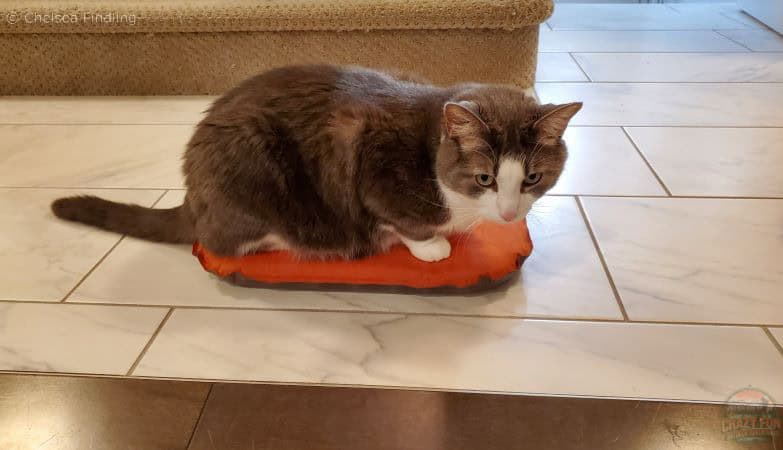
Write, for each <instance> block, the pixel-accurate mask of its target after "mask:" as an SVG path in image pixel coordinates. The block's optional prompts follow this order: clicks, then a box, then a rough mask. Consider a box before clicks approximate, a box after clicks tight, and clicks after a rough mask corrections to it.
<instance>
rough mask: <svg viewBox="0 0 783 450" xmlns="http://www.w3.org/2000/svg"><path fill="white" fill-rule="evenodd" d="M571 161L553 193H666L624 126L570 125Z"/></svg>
mask: <svg viewBox="0 0 783 450" xmlns="http://www.w3.org/2000/svg"><path fill="white" fill-rule="evenodd" d="M563 138H564V139H565V141H566V143H567V144H568V160H567V162H566V168H565V170H564V171H563V175H562V176H561V178H560V180H559V181H558V182H557V185H556V186H555V187H554V188H553V189H552V193H553V194H571V195H666V192H665V191H664V190H663V188H661V185H660V183H658V181H657V180H656V179H655V176H654V175H653V174H652V172H650V169H649V168H648V167H647V165H646V164H645V163H644V161H643V160H642V158H641V157H640V156H639V153H638V152H637V151H636V149H635V148H634V146H633V144H632V143H631V141H630V140H628V137H627V136H626V135H625V133H623V130H622V129H621V128H614V127H595V128H594V127H571V128H569V129H568V130H566V133H565V135H564V136H563Z"/></svg>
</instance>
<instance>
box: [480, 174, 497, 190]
mask: <svg viewBox="0 0 783 450" xmlns="http://www.w3.org/2000/svg"><path fill="white" fill-rule="evenodd" d="M476 183H478V185H479V186H483V187H490V186H492V185H493V184H495V177H493V176H492V175H489V174H486V173H481V174H478V175H476Z"/></svg>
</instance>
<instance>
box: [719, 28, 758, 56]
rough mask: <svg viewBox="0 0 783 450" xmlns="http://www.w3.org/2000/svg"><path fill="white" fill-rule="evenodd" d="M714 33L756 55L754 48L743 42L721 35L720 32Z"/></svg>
mask: <svg viewBox="0 0 783 450" xmlns="http://www.w3.org/2000/svg"><path fill="white" fill-rule="evenodd" d="M712 32H713V33H715V34H717V35H718V36H720V37H722V38H724V39H728V40H729V41H731V42H733V43H735V44H737V45H739V46H740V47H742V48H746V49H748V51H749V52H751V53H755V52H754V51H753V49H752V48H750V47H748V46H747V45H745V44H743V43H742V42H740V41H738V40H736V39H733V38H732V37H731V36H726V35H725V34H723V33H721V32H720V30H712Z"/></svg>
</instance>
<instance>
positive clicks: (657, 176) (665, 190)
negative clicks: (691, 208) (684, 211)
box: [621, 127, 672, 197]
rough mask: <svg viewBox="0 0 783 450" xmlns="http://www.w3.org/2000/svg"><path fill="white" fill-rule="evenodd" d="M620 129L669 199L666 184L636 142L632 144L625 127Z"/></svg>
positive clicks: (669, 194)
mask: <svg viewBox="0 0 783 450" xmlns="http://www.w3.org/2000/svg"><path fill="white" fill-rule="evenodd" d="M621 129H622V130H623V134H625V137H626V138H628V141H629V142H630V143H631V145H633V148H635V149H636V153H638V154H639V157H640V158H642V161H644V163H645V164H647V168H648V169H650V172H652V174H653V176H654V177H655V179H656V180H658V183H659V184H660V185H661V187H662V188H663V191H664V192H666V195H667V196H669V197H671V196H672V192H671V191H670V190H669V188H668V187H666V184H665V183H664V182H663V179H661V176H660V175H658V172H656V171H655V169H654V168H653V166H652V164H650V161H648V160H647V157H645V156H644V153H642V150H641V149H640V148H639V146H638V145H636V142H634V140H633V138H632V137H631V135H630V133H628V130H626V129H625V127H621Z"/></svg>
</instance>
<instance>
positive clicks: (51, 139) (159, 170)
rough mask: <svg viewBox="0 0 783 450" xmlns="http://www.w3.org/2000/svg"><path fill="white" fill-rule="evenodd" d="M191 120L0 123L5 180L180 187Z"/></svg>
mask: <svg viewBox="0 0 783 450" xmlns="http://www.w3.org/2000/svg"><path fill="white" fill-rule="evenodd" d="M192 131H193V126H191V125H0V184H1V185H3V186H12V187H13V186H39V187H50V186H54V187H107V188H117V187H120V188H140V187H141V188H181V187H182V175H181V169H180V167H181V165H182V152H183V151H184V149H185V144H186V143H187V142H188V140H189V139H190V135H191V133H192Z"/></svg>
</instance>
